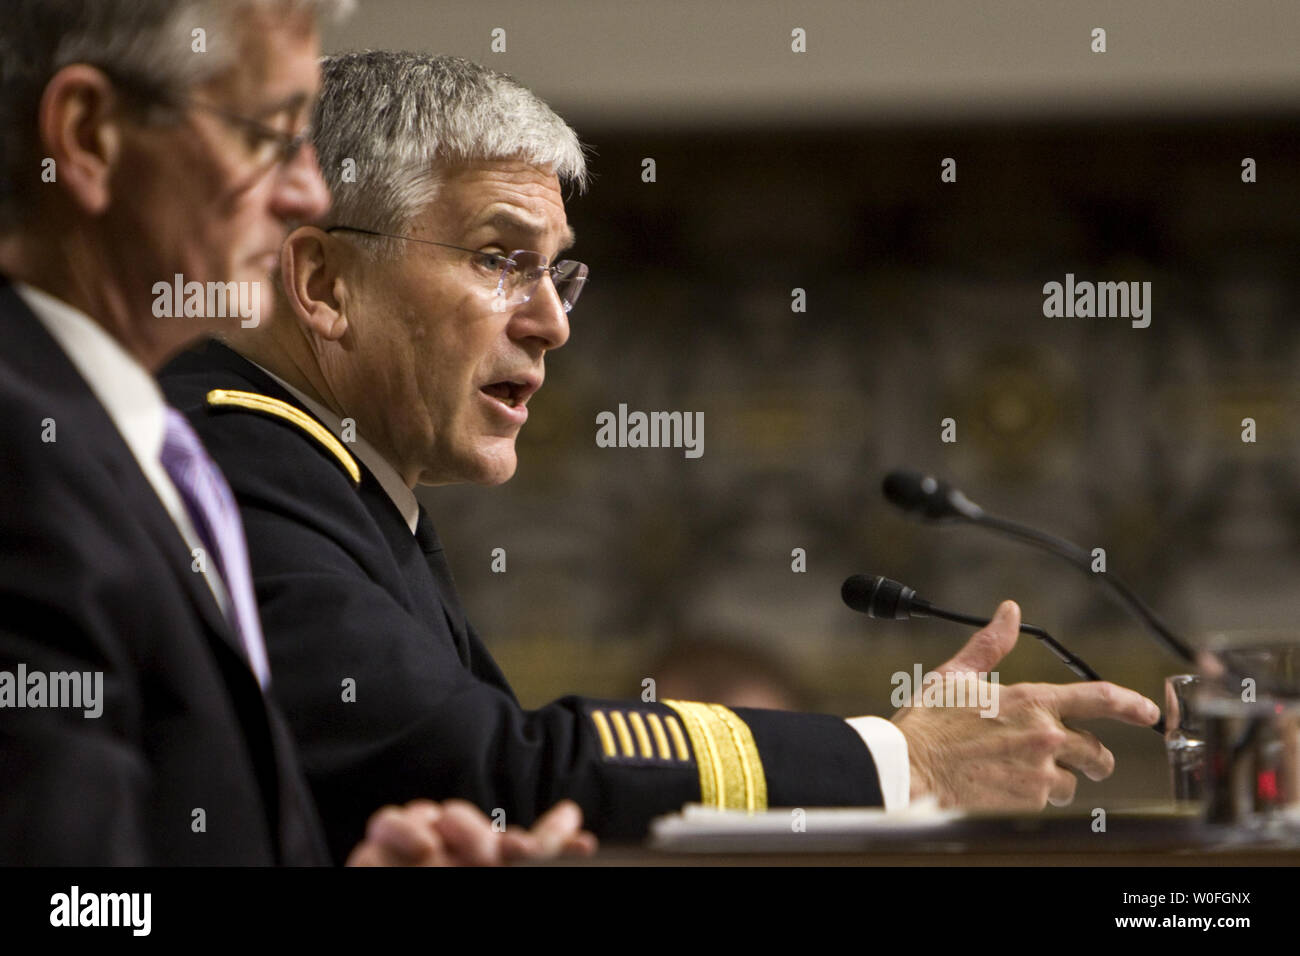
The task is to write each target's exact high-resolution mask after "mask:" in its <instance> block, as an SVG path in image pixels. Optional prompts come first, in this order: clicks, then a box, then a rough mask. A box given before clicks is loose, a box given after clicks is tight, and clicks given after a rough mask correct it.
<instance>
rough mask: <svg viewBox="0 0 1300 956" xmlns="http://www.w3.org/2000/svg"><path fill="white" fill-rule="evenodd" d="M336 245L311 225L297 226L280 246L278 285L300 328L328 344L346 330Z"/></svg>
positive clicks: (341, 258) (340, 256)
mask: <svg viewBox="0 0 1300 956" xmlns="http://www.w3.org/2000/svg"><path fill="white" fill-rule="evenodd" d="M344 259H345V256H344V253H343V249H342V248H341V247H340V244H339V243H338V242H336V241H335V240H334V239H333V238H331V237H330V236H329V234H328V233H326V232H323V231H322V230H320V229H317V228H316V227H315V226H300V227H298V228H297V229H295V230H294V231H293V232H291V233H289V237H288V238H287V239H285V240H284V245H283V246H281V247H280V285H281V287H282V288H283V289H284V297H285V301H286V302H288V304H289V308H290V309H291V310H292V311H293V314H294V316H295V317H296V318H297V319H298V321H299V322H300V323H301V324H302V326H303V328H304V329H305V330H306V331H307V332H309V333H311V334H312V335H316V336H319V337H320V338H322V339H327V340H329V341H331V342H333V341H337V340H338V339H341V338H342V337H343V333H344V332H346V331H347V328H348V317H347V305H346V303H347V299H348V296H347V286H346V282H345V280H344V279H343V276H342V273H341V269H342V266H343V261H344Z"/></svg>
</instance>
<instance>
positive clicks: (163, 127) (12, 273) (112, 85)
mask: <svg viewBox="0 0 1300 956" xmlns="http://www.w3.org/2000/svg"><path fill="white" fill-rule="evenodd" d="M341 5H342V4H340V3H337V2H327V0H310V2H309V0H230V2H219V0H209V2H204V0H188V2H180V3H176V2H173V0H94V2H92V0H10V2H8V3H6V4H5V5H4V6H3V8H2V9H3V12H0V47H2V49H0V54H2V55H0V64H3V65H2V67H0V70H2V72H0V104H2V105H0V109H3V116H2V117H0V132H2V133H3V136H4V145H3V149H2V150H0V162H2V163H3V166H4V174H5V175H4V185H5V188H6V191H5V193H4V194H3V196H0V323H2V324H0V337H2V339H3V347H2V348H0V448H3V450H4V461H5V491H4V494H3V495H0V541H2V542H3V546H2V547H0V775H2V776H3V778H4V781H5V785H4V791H3V796H2V797H0V863H40V864H164V865H165V864H179V863H184V864H194V863H198V864H269V863H286V864H310V863H321V862H327V861H328V855H327V854H326V852H325V849H324V845H323V842H322V838H321V833H320V826H319V820H318V818H317V815H316V812H315V809H314V807H313V805H312V801H311V798H310V795H309V793H308V791H307V788H306V786H305V785H304V783H303V782H302V777H301V770H300V768H299V765H298V762H297V759H296V756H295V753H294V748H293V746H292V743H291V739H290V737H289V734H288V732H287V730H286V728H285V726H284V723H283V720H282V718H281V717H280V716H279V713H278V711H277V710H276V709H275V708H274V707H273V706H271V705H270V704H269V700H268V698H267V697H266V696H265V695H266V694H267V692H268V688H269V687H270V681H271V677H270V673H269V669H268V665H267V659H266V651H265V646H264V643H263V638H262V632H261V629H260V625H259V622H258V617H257V608H256V601H255V598H254V596H253V592H252V586H251V579H250V578H249V575H248V570H247V552H246V550H245V545H244V539H243V533H242V529H241V526H240V523H239V517H238V512H237V510H236V508H235V506H234V502H233V499H232V498H231V496H230V492H229V488H228V487H227V486H226V484H225V482H224V480H223V479H222V477H221V475H220V472H218V471H217V470H216V468H215V467H214V466H213V465H212V463H211V461H210V460H209V459H208V457H207V455H206V454H205V452H204V450H203V448H202V445H201V444H200V443H199V441H198V439H197V438H196V437H195V435H194V433H193V431H192V430H191V429H190V428H189V426H188V425H187V424H186V423H185V419H184V417H183V416H181V415H179V414H178V413H177V412H176V411H175V410H174V409H170V408H168V407H167V406H166V405H165V403H164V402H163V399H162V395H161V393H160V392H159V390H158V388H157V385H156V384H155V382H154V380H153V377H152V374H151V373H152V372H153V371H154V370H156V369H157V368H158V367H159V366H160V365H161V364H162V363H163V361H164V360H165V359H166V358H168V357H169V356H170V355H172V354H173V353H175V352H176V351H177V350H178V349H180V348H181V347H182V346H184V345H185V344H187V343H189V342H191V341H193V340H194V339H195V338H197V337H199V336H200V335H202V334H204V333H206V332H210V331H212V330H214V329H218V328H223V327H227V326H228V325H230V324H238V323H241V322H247V321H248V320H249V319H250V318H252V319H256V318H257V315H256V308H257V307H256V305H255V303H256V302H257V301H258V296H259V287H260V284H261V280H262V279H263V277H264V276H265V275H266V273H267V271H268V270H269V269H270V268H271V267H272V266H273V265H274V263H275V261H276V254H277V250H278V248H279V245H280V242H281V240H282V239H283V237H284V233H285V231H286V229H287V228H288V226H289V225H290V224H291V223H292V222H294V221H297V220H306V219H313V218H316V217H319V216H320V215H322V214H323V213H324V211H325V209H326V208H327V206H328V203H329V195H328V192H327V190H326V187H325V184H324V182H323V181H322V179H321V176H320V171H319V169H318V167H317V165H316V159H315V153H314V150H313V148H312V146H311V144H310V142H308V140H307V137H306V135H305V132H304V125H305V123H306V120H307V118H308V116H309V115H310V111H311V108H312V105H313V102H314V100H315V98H316V95H317V91H318V88H319V83H320V77H319V67H318V63H317V57H318V43H317V29H316V22H315V21H316V15H317V13H318V12H320V11H322V10H332V9H334V8H337V7H339V6H341ZM199 34H202V42H200V40H199V39H198V37H199ZM200 47H201V49H200ZM173 280H175V281H176V282H177V283H184V284H185V285H184V287H185V288H189V286H190V284H193V285H194V287H196V288H198V289H199V290H201V292H200V304H199V305H198V307H197V308H194V309H188V308H187V309H184V310H174V309H173V308H172V304H167V305H164V304H163V303H161V302H160V298H159V294H160V293H159V289H160V288H164V289H165V288H166V287H168V286H169V285H170V284H171V283H172V282H173ZM227 284H228V285H227ZM214 286H220V287H222V288H220V289H219V290H217V289H214V288H213V287H214ZM232 290H233V291H232ZM218 291H219V292H220V294H221V298H219V299H217V298H216V293H217V292H218ZM204 292H206V296H205V295H203V294H202V293H204ZM205 298H206V302H204V301H203V300H204V299H205ZM214 300H215V301H219V302H221V303H223V304H224V305H223V307H222V308H221V309H218V310H216V311H214V310H213V309H212V308H211V304H212V302H213V301H214ZM268 301H269V297H268ZM235 303H238V304H237V305H236V304H235ZM246 306H252V308H251V309H249V308H246ZM253 324H256V323H255V322H254V323H253ZM376 806H377V805H376ZM371 809H372V810H373V809H374V808H373V807H372V808H371ZM467 809H468V808H466V807H464V806H459V805H455V804H450V805H448V806H446V807H438V806H435V805H432V804H428V803H413V804H411V805H409V806H406V807H389V808H387V809H386V810H384V811H382V812H381V813H379V814H377V815H376V816H375V818H374V819H373V820H372V821H371V826H370V829H369V831H368V833H367V834H364V835H360V834H359V837H358V838H359V839H361V840H362V842H361V844H360V845H359V846H358V847H356V848H355V851H354V854H353V858H352V859H353V862H357V863H369V864H376V863H378V864H388V863H443V862H458V861H470V862H496V861H499V860H500V859H502V858H503V857H505V856H509V855H511V854H514V855H518V854H530V853H538V852H542V851H543V850H546V851H556V850H559V849H562V848H564V847H565V846H573V847H575V848H577V849H579V850H588V851H589V850H590V846H591V844H590V838H589V837H584V836H583V835H581V834H578V833H577V826H578V824H577V822H576V818H575V813H576V808H572V807H564V808H559V809H558V810H557V811H556V813H555V814H553V815H552V816H550V817H549V818H547V820H546V821H544V822H545V826H544V827H539V829H538V831H537V832H535V833H534V834H524V833H515V834H512V835H511V837H510V839H509V840H508V841H506V840H495V841H494V842H490V843H485V842H484V838H489V837H491V838H495V837H496V834H494V833H492V829H491V827H490V825H489V823H488V821H487V820H486V818H484V817H483V816H482V815H481V814H478V813H477V811H474V812H472V813H466V810H467Z"/></svg>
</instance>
